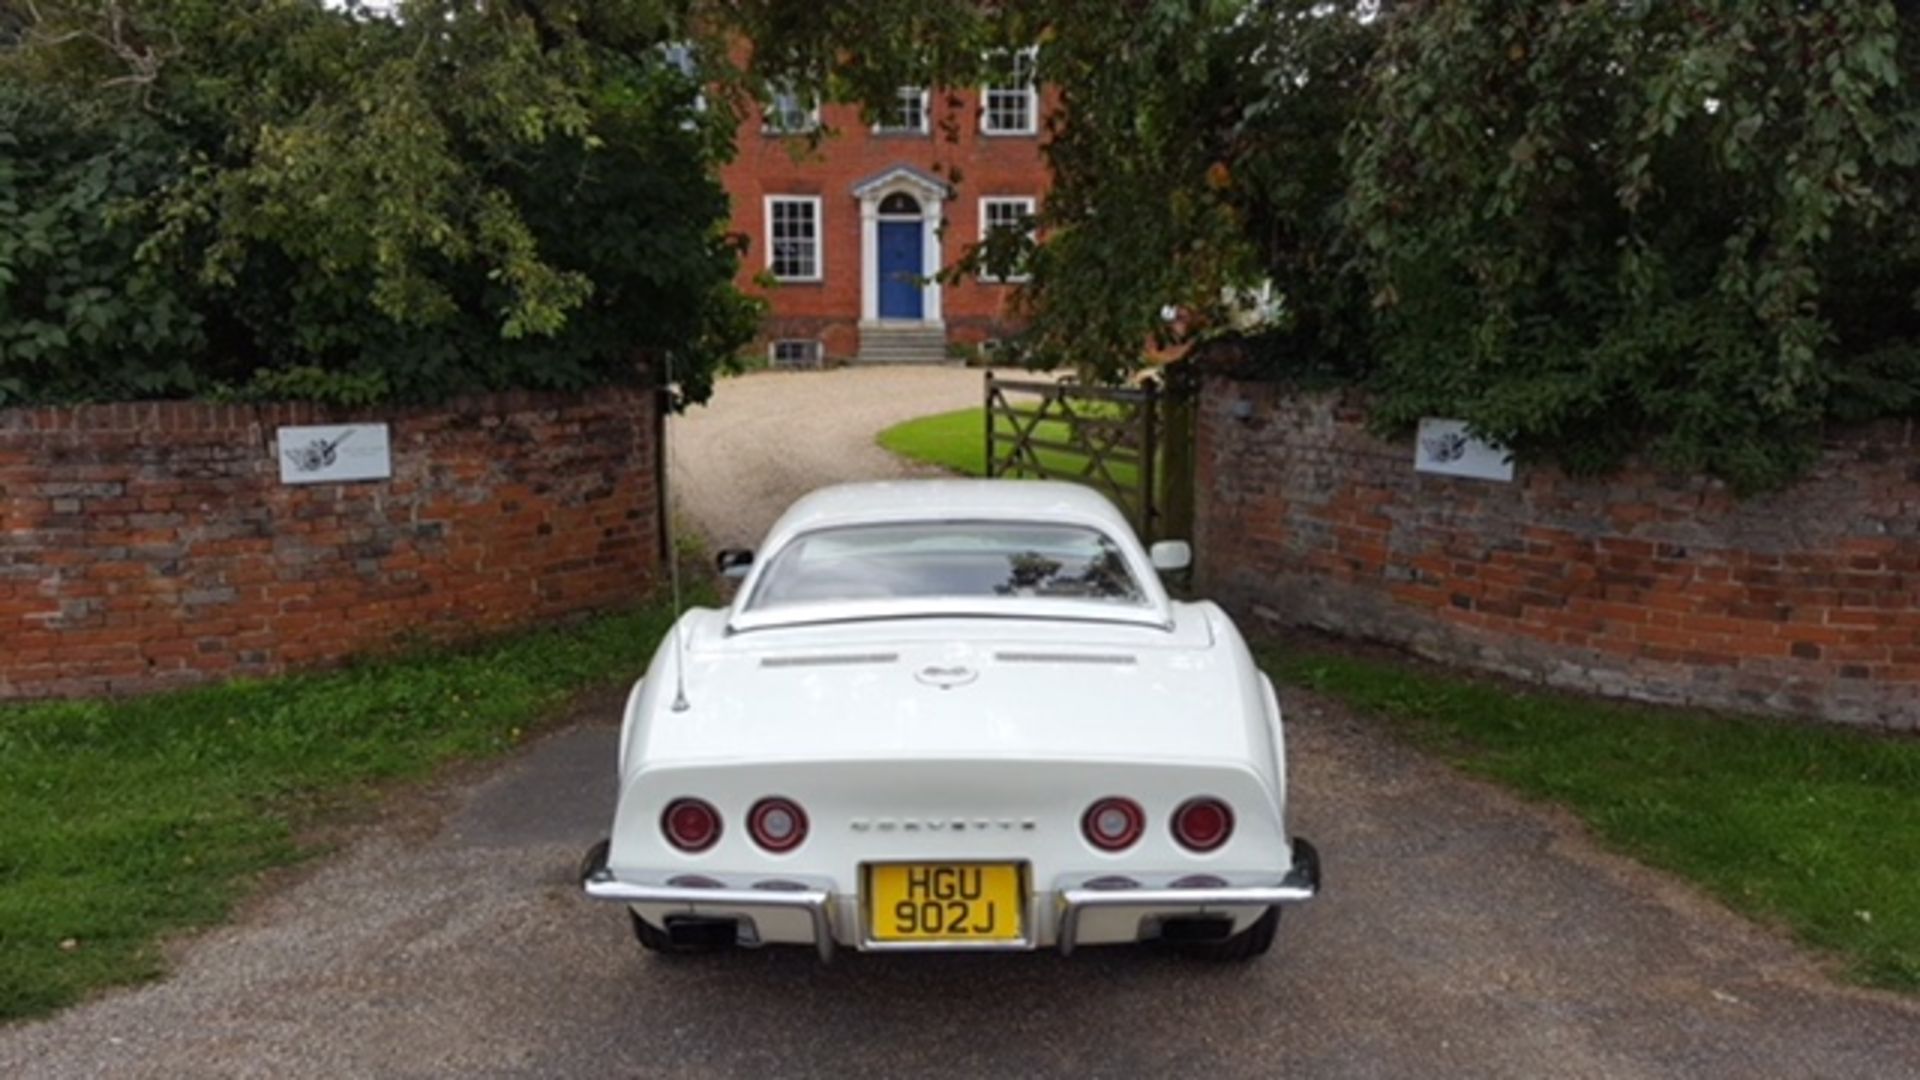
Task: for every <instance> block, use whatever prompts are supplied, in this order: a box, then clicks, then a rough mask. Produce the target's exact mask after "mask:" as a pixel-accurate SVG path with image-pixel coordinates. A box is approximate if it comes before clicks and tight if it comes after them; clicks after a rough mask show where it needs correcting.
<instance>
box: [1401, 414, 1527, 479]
mask: <svg viewBox="0 0 1920 1080" xmlns="http://www.w3.org/2000/svg"><path fill="white" fill-rule="evenodd" d="M1413 468H1414V471H1416V472H1428V473H1440V474H1441V475H1443V476H1467V477H1472V478H1473V479H1475V480H1508V481H1510V480H1512V479H1513V456H1512V455H1511V454H1508V453H1507V451H1506V449H1505V448H1504V447H1501V446H1498V445H1495V444H1494V443H1490V442H1488V441H1486V440H1485V439H1479V438H1475V437H1474V436H1472V435H1469V434H1467V422H1466V421H1465V420H1440V419H1436V418H1434V417H1431V416H1429V417H1427V418H1426V419H1424V420H1421V421H1420V434H1419V436H1418V437H1417V438H1416V439H1414V442H1413Z"/></svg>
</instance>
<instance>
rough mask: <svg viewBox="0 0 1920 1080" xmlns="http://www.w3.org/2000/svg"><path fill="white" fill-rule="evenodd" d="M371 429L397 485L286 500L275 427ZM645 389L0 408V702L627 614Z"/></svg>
mask: <svg viewBox="0 0 1920 1080" xmlns="http://www.w3.org/2000/svg"><path fill="white" fill-rule="evenodd" d="M382 420H384V421H386V422H387V423H388V424H389V431H390V436H391V441H392V459H393V477H392V479H391V480H389V481H370V482H360V483H343V484H316V485H311V486H283V485H282V484H281V482H280V474H279V465H278V462H277V460H276V458H275V447H274V438H275V429H276V427H278V426H279V425H282V424H302V423H330V422H347V421H353V422H360V421H382ZM653 455H654V406H653V399H652V395H650V394H648V393H645V392H641V391H627V390H603V391H599V392H596V393H594V394H592V395H588V396H583V397H563V396H538V395H526V394H510V395H498V396H492V397H484V398H474V399H469V400H465V401H461V402H457V403H455V404H453V405H450V406H447V407H444V408H436V409H405V410H384V411H380V410H365V411H362V410H356V411H353V412H352V413H351V414H348V413H345V412H329V411H328V410H325V409H321V408H317V407H314V406H307V405H262V406H240V405H215V404H206V403H198V402H169V403H158V404H133V405H96V406H81V407H75V408H44V409H11V410H0V698H24V697H46V696H67V695H87V694H117V693H126V692H142V691H148V690H155V689H161V688H165V687H171V686H179V685H183V684H188V683H194V682H200V681H204V680H208V679H213V678H222V677H226V676H231V675H242V674H244V675H266V674H272V673H275V672H280V671H284V670H287V669H290V668H297V667H304V666H309V665H314V664H324V663H327V662H329V661H334V660H339V659H341V658H343V657H346V656H350V655H353V654H356V653H361V652H366V651H375V650H379V649H382V648H384V647H387V646H389V645H392V644H394V643H397V642H406V641H412V640H416V639H421V638H425V639H434V640H446V639H454V638H459V637H464V636H467V635H472V634H478V633H484V632H487V631H493V630H499V629H502V628H506V627H512V626H520V625H524V624H529V623H536V622H542V621H545V620H549V619H556V618H560V617H564V616H568V615H573V614H576V613H580V612H586V611H594V610H600V609H606V608H612V607H616V606H619V605H622V604H627V603H631V602H632V601H634V600H635V599H637V598H639V597H641V596H642V595H644V594H645V593H646V592H647V590H648V589H649V587H650V585H651V584H652V582H653V579H654V575H655V571H656V568H657V566H658V552H659V546H658V522H659V518H658V514H659V506H658V499H657V497H656V492H655V481H654V468H653Z"/></svg>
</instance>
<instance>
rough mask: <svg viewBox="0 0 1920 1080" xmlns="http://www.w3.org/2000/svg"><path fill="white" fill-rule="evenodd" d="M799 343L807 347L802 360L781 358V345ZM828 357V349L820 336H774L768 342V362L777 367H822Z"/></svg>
mask: <svg viewBox="0 0 1920 1080" xmlns="http://www.w3.org/2000/svg"><path fill="white" fill-rule="evenodd" d="M782 345H799V346H802V347H804V348H805V349H806V351H807V355H806V356H805V357H804V358H803V359H800V360H797V361H795V360H788V361H783V360H781V359H780V346H782ZM825 357H826V349H825V347H824V346H823V345H822V344H821V341H820V339H819V338H773V339H772V340H770V341H768V342H767V364H768V365H769V366H770V367H773V368H775V369H779V368H794V367H820V366H821V365H822V363H823V362H824V360H825Z"/></svg>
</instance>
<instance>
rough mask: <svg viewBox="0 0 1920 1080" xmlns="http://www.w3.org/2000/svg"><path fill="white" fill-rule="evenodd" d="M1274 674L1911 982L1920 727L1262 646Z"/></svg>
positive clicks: (1918, 982)
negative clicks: (1370, 715) (1692, 702)
mask: <svg viewBox="0 0 1920 1080" xmlns="http://www.w3.org/2000/svg"><path fill="white" fill-rule="evenodd" d="M1265 659H1266V661H1267V666H1268V669H1269V670H1270V671H1272V672H1273V673H1274V675H1275V677H1276V678H1278V679H1281V680H1283V681H1286V682H1289V683H1293V684H1295V685H1299V686H1303V687H1309V688H1312V689H1314V690H1318V691H1321V692H1324V693H1327V694H1330V695H1332V696H1334V697H1337V698H1340V699H1343V700H1345V701H1347V702H1349V703H1351V704H1354V705H1357V706H1360V707H1362V708H1364V709H1367V710H1370V711H1372V712H1375V713H1378V714H1380V715H1381V716H1384V717H1386V718H1387V719H1388V720H1389V721H1391V723H1392V724H1393V726H1394V727H1395V728H1396V729H1397V730H1398V731H1400V732H1401V733H1403V734H1404V735H1406V736H1407V737H1408V738H1410V739H1411V740H1412V741H1413V742H1415V743H1417V744H1418V745H1420V746H1422V747H1425V748H1426V749H1428V750H1430V751H1432V752H1434V753H1436V754H1438V755H1439V756H1441V757H1443V758H1445V759H1447V760H1449V761H1451V762H1453V763H1455V764H1456V765H1458V766H1460V767H1462V768H1464V769H1466V770H1468V771H1470V772H1473V773H1478V774H1480V775H1483V776H1487V777H1490V778H1492V779H1495V780H1498V781H1500V782H1502V783H1505V784H1507V785H1510V786H1512V787H1514V788H1516V789H1518V790H1519V791H1521V792H1522V793H1524V794H1526V795H1529V796H1533V797H1536V798H1542V799H1549V800H1552V801H1554V802H1557V803H1561V804H1564V805H1565V806H1567V807H1570V808H1571V809H1572V810H1573V811H1574V812H1575V813H1577V814H1578V815H1579V816H1580V817H1581V818H1583V819H1584V820H1586V821H1587V822H1588V824H1590V825H1591V826H1592V828H1593V829H1594V831H1595V832H1596V833H1597V834H1599V836H1600V837H1601V838H1603V839H1604V840H1605V841H1606V842H1607V843H1609V844H1611V845H1613V846H1614V847H1616V848H1618V849H1619V850H1621V851H1623V852H1626V853H1627V854H1630V855H1633V856H1634V857H1636V858H1639V859H1641V860H1642V861H1645V862H1648V863H1651V864H1653V865H1655V866H1660V867H1665V868H1666V869H1669V870H1672V871H1675V872H1677V873H1679V874H1681V875H1684V876H1686V877H1688V878H1691V879H1692V880H1694V881H1696V882H1698V883H1699V884H1701V885H1702V886H1704V887H1705V888H1707V889H1708V890H1709V891H1711V892H1712V893H1713V894H1715V895H1716V896H1718V897H1720V898H1721V899H1722V900H1724V901H1726V902H1727V903H1728V904H1729V905H1731V906H1732V907H1734V908H1735V909H1737V910H1740V911H1743V912H1746V913H1747V914H1750V915H1753V916H1755V917H1757V918H1760V919H1762V920H1764V921H1769V922H1777V923H1779V924H1781V925H1784V926H1786V927H1788V928H1790V929H1791V930H1792V931H1793V932H1794V933H1795V934H1797V935H1798V936H1799V937H1800V938H1801V939H1802V940H1804V941H1806V942H1808V943H1810V944H1813V945H1816V946H1819V947H1821V948H1824V949H1829V950H1832V951H1833V952H1835V953H1836V954H1838V955H1839V956H1840V957H1842V958H1843V960H1844V962H1845V964H1846V966H1847V969H1848V971H1849V972H1850V973H1851V974H1852V976H1853V977H1855V978H1857V979H1859V980H1860V981H1862V982H1865V983H1869V984H1873V985H1877V986H1883V987H1889V988H1892V989H1897V990H1904V991H1907V992H1910V993H1911V992H1920V739H1915V738H1910V737H1908V738H1899V737H1889V736H1876V735H1872V734H1866V733H1860V732H1854V731H1846V730H1839V729H1835V728H1830V727H1819V726H1815V725H1813V724H1811V723H1809V724H1789V723H1774V722H1767V721H1761V720H1742V719H1736V718H1729V717H1724V716H1713V715H1706V714H1702V713H1697V712H1689V711H1684V710H1670V709H1653V708H1642V707H1636V706H1631V705H1625V704H1613V703H1607V702H1602V701H1597V700H1592V699H1584V698H1578V697H1572V696H1564V695H1559V694H1551V693H1530V692H1526V691H1523V690H1519V689H1516V688H1513V687H1511V686H1508V685H1505V684H1495V683H1490V682H1479V681H1470V680H1467V679H1463V678H1458V677H1447V676H1444V675H1437V674H1429V673H1426V672H1424V671H1416V670H1412V669H1410V668H1408V667H1404V666H1400V665H1396V664H1391V663H1386V662H1380V661H1371V660H1360V659H1354V658H1352V657H1348V656H1344V655H1335V654H1328V653H1322V652H1317V651H1312V650H1307V651H1297V650H1296V651H1281V650H1268V651H1267V653H1266V656H1265Z"/></svg>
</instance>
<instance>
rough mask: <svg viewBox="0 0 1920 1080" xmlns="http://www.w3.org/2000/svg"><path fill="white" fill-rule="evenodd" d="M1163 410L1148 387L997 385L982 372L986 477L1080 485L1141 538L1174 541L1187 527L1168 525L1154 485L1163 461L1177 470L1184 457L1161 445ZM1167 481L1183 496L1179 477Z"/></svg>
mask: <svg viewBox="0 0 1920 1080" xmlns="http://www.w3.org/2000/svg"><path fill="white" fill-rule="evenodd" d="M1168 404H1169V403H1168V402H1167V400H1166V397H1165V394H1164V392H1163V391H1162V390H1161V388H1160V385H1159V384H1158V383H1157V382H1155V381H1152V380H1148V381H1147V382H1144V383H1142V384H1141V385H1139V386H1129V387H1109V386H1082V385H1079V384H1078V383H1071V382H1049V381H1042V380H1038V379H1000V378H995V377H994V375H993V373H992V372H988V373H987V407H986V436H987V445H986V463H987V470H986V471H987V475H988V476H1013V477H1044V478H1049V479H1055V480H1071V481H1074V482H1076V483H1081V484H1087V485H1089V486H1091V487H1094V488H1097V489H1099V490H1100V491H1102V492H1104V493H1105V494H1106V495H1107V497H1108V498H1111V499H1112V500H1113V501H1114V502H1115V503H1116V504H1117V505H1118V506H1119V507H1120V509H1121V511H1122V512H1124V513H1125V514H1126V515H1127V517H1128V518H1129V519H1130V520H1131V521H1132V522H1133V526H1134V528H1135V529H1136V530H1138V531H1139V533H1140V536H1141V539H1143V540H1146V541H1148V542H1152V541H1153V540H1155V539H1159V538H1161V537H1163V536H1169V535H1174V534H1175V533H1176V532H1178V531H1180V530H1183V529H1184V528H1185V527H1186V522H1182V521H1169V520H1167V515H1166V513H1165V510H1166V497H1165V495H1166V493H1163V492H1162V490H1161V480H1162V477H1163V475H1164V470H1165V468H1166V467H1167V465H1168V464H1169V463H1170V462H1169V460H1168V459H1170V458H1172V459H1177V461H1174V462H1171V463H1173V464H1176V465H1179V464H1182V463H1184V461H1185V455H1184V454H1182V453H1180V452H1179V451H1178V450H1176V448H1175V447H1174V446H1172V445H1170V444H1166V443H1167V440H1165V435H1166V430H1165V421H1166V420H1167V419H1168V417H1166V416H1164V415H1163V413H1164V412H1166V411H1167V406H1168ZM1175 419H1176V421H1177V422H1176V424H1175V427H1176V428H1181V429H1184V428H1185V426H1186V425H1185V424H1184V423H1183V422H1178V421H1184V419H1185V418H1184V416H1181V417H1178V418H1175ZM1180 434H1181V435H1184V430H1182V431H1181V432H1180ZM1174 441H1181V440H1180V439H1178V438H1176V440H1174ZM1167 479H1168V480H1169V481H1170V484H1169V485H1168V486H1169V487H1172V486H1173V485H1179V486H1180V488H1181V489H1182V494H1184V488H1185V486H1186V484H1187V482H1188V481H1187V478H1186V477H1184V476H1178V475H1176V476H1172V477H1167ZM1174 501H1175V502H1176V503H1179V502H1182V501H1183V500H1181V499H1180V498H1175V500H1174Z"/></svg>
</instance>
